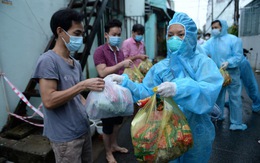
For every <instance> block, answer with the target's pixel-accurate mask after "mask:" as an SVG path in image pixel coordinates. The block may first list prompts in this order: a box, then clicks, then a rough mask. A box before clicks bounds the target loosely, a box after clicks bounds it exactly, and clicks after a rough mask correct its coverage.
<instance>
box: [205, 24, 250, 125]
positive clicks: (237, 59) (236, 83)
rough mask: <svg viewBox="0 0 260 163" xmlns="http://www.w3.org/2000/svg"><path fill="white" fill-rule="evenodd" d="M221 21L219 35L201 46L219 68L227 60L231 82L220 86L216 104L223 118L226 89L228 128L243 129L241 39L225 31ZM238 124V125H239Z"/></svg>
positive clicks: (226, 27) (225, 26)
mask: <svg viewBox="0 0 260 163" xmlns="http://www.w3.org/2000/svg"><path fill="white" fill-rule="evenodd" d="M219 21H220V23H221V27H222V29H221V31H220V34H219V35H216V36H213V37H211V38H210V39H209V40H208V41H207V42H206V43H205V44H203V45H202V48H203V49H204V50H205V52H206V54H207V55H209V56H210V57H211V58H212V59H213V61H214V62H215V63H216V64H217V66H218V67H219V68H220V67H221V64H222V63H223V62H228V67H227V69H226V70H227V71H228V73H229V75H230V76H231V79H232V82H231V84H229V85H228V86H225V87H222V89H221V92H220V94H219V97H218V99H217V104H218V106H219V107H220V109H221V111H222V116H221V119H224V104H225V94H226V90H227V91H228V94H229V108H230V122H231V125H230V129H231V130H236V129H240V130H244V129H246V128H247V127H246V125H245V124H242V101H241V89H242V85H241V80H240V70H239V65H240V63H241V60H242V58H243V57H244V56H243V48H242V41H241V39H239V38H237V37H236V36H234V35H231V34H228V33H227V29H228V26H227V22H226V21H224V20H219ZM239 125H240V126H239Z"/></svg>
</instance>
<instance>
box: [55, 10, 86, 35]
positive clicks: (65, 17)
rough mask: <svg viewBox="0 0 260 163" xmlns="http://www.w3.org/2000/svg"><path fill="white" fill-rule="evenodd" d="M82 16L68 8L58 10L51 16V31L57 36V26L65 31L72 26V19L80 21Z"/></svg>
mask: <svg viewBox="0 0 260 163" xmlns="http://www.w3.org/2000/svg"><path fill="white" fill-rule="evenodd" d="M83 18H84V15H83V14H81V13H79V12H78V11H76V10H73V9H70V8H65V9H61V10H58V11H56V12H55V13H54V14H53V15H52V17H51V22H50V26H51V31H52V33H53V34H54V35H55V37H56V38H57V37H58V34H57V32H56V30H57V28H58V27H61V28H62V29H64V30H65V31H67V30H69V29H70V27H71V26H72V21H74V22H77V23H80V22H82V21H83Z"/></svg>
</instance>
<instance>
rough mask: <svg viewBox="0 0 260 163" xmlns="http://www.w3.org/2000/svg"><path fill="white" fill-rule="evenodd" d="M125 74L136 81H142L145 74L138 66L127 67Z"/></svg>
mask: <svg viewBox="0 0 260 163" xmlns="http://www.w3.org/2000/svg"><path fill="white" fill-rule="evenodd" d="M124 74H127V75H128V77H129V79H130V80H132V81H133V82H136V83H142V81H143V78H144V76H143V74H142V73H141V72H140V71H139V70H138V68H137V67H136V66H134V67H133V68H125V70H124Z"/></svg>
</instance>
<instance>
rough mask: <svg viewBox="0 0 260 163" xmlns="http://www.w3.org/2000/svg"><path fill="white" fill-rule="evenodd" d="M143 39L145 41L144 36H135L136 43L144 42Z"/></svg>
mask: <svg viewBox="0 0 260 163" xmlns="http://www.w3.org/2000/svg"><path fill="white" fill-rule="evenodd" d="M142 39H143V35H136V36H135V41H137V42H140V41H142Z"/></svg>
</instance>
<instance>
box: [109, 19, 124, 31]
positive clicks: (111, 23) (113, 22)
mask: <svg viewBox="0 0 260 163" xmlns="http://www.w3.org/2000/svg"><path fill="white" fill-rule="evenodd" d="M113 27H118V28H121V27H122V23H121V21H119V20H118V19H112V20H110V21H108V22H107V24H106V25H105V32H106V33H109V30H110V28H113Z"/></svg>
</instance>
